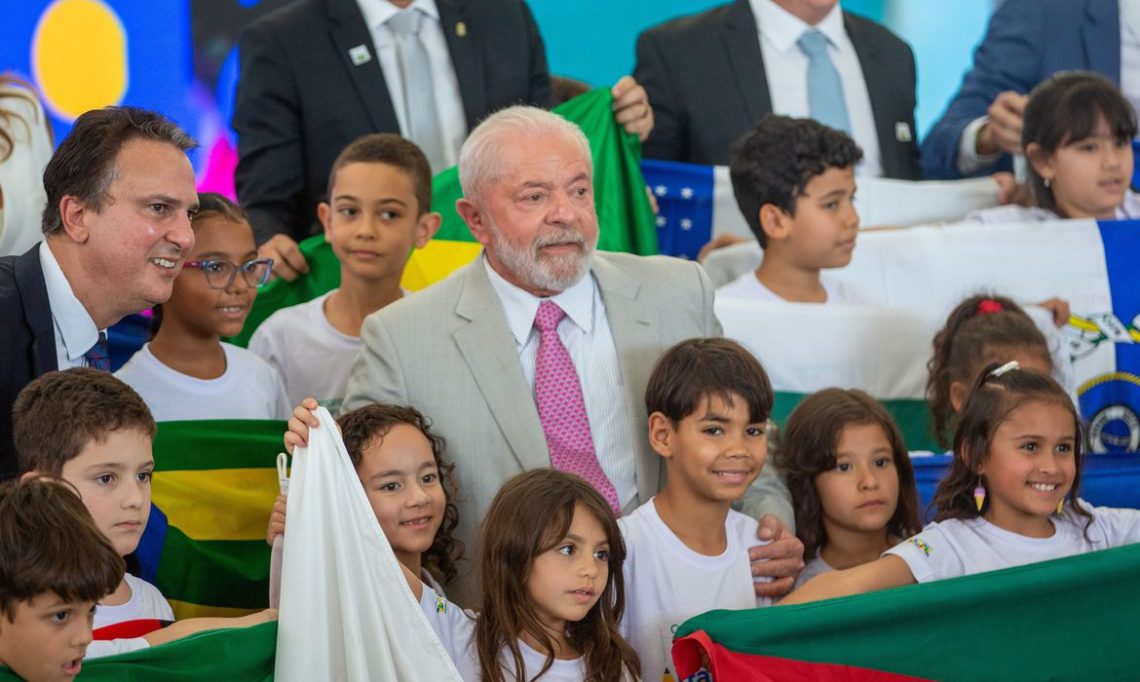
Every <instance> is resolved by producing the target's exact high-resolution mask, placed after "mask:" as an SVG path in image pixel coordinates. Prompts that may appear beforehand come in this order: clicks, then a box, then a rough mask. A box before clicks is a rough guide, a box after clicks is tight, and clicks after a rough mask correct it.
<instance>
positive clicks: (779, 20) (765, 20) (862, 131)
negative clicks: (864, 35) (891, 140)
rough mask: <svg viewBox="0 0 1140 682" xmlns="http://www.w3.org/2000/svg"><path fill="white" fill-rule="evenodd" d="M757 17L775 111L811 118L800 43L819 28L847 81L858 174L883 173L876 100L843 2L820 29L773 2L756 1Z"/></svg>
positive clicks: (845, 90) (846, 98) (845, 95)
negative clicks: (845, 25)
mask: <svg viewBox="0 0 1140 682" xmlns="http://www.w3.org/2000/svg"><path fill="white" fill-rule="evenodd" d="M751 2H752V14H753V15H754V16H755V17H756V27H757V29H758V30H759V33H760V54H761V56H762V57H763V59H764V72H765V74H766V75H767V77H768V93H769V94H770V95H771V98H772V112H773V113H776V114H783V115H785V116H795V117H797V118H808V117H810V115H811V114H810V111H811V110H810V107H809V105H808V90H807V71H808V57H807V55H806V54H804V52H803V50H801V49H800V47H799V45H798V44H797V41H798V40H799V39H800V36H802V35H803V34H804V33H807V32H808V31H810V30H812V29H819V31H820V32H821V33H823V35H824V36H826V37H827V42H828V46H827V53H828V56H830V57H831V62H832V64H834V65H835V70H836V71H838V72H839V78H840V79H841V80H842V81H843V99H844V101H845V102H846V103H847V116H848V120H849V121H850V122H851V136H852V137H853V138H855V142H857V143H858V144H859V146H860V147H862V149H863V160H862V161H861V162H860V163H859V165H858V166H857V167H856V169H855V171H856V173H858V174H859V175H866V176H870V177H878V176H881V175H882V174H883V166H882V162H881V161H880V157H879V133H878V132H877V130H876V128H875V114H874V112H873V111H872V110H871V96H870V95H869V94H867V81H866V80H865V79H864V78H863V67H862V66H861V65H860V64H859V55H858V54H856V53H855V46H854V45H853V44H852V43H851V39H850V38H848V37H847V31H846V30H844V28H843V12H842V10H841V9H840V8H839V3H836V5H835V7H833V8H832V9H831V11H830V12H828V14H827V16H826V17H824V18H823V21H821V22H819V24H817V25H815V26H811V25H810V24H808V23H806V22H804V21H803V20H801V19H800V18H799V17H796V16H794V15H792V14H790V13H789V12H788V11H787V10H785V9H783V8H782V7H780V6H778V5H777V4H776V3H774V2H772V0H751Z"/></svg>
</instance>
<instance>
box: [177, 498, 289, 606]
mask: <svg viewBox="0 0 1140 682" xmlns="http://www.w3.org/2000/svg"><path fill="white" fill-rule="evenodd" d="M264 516H265V519H266V521H268V520H269V510H268V509H266V511H265V515H264ZM269 557H270V548H269V545H267V544H265V540H193V539H191V538H188V537H186V534H185V533H183V532H182V531H180V530H178V529H177V528H174V527H169V528H167V529H166V538H165V542H164V543H163V545H162V554H161V555H160V556H159V560H158V574H157V579H156V582H157V587H158V589H159V591H160V592H162V594H163V596H165V597H166V598H167V599H174V600H177V601H182V602H189V603H191V604H200V605H203V606H220V607H224V608H237V609H264V608H266V607H268V606H269Z"/></svg>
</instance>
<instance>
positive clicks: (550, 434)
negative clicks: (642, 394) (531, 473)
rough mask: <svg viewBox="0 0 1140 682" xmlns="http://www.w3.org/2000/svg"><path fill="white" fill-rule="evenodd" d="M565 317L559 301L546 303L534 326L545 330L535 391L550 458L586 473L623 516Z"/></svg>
mask: <svg viewBox="0 0 1140 682" xmlns="http://www.w3.org/2000/svg"><path fill="white" fill-rule="evenodd" d="M565 317H566V312H565V311H564V310H562V308H559V307H558V304H557V303H554V302H553V301H543V302H542V303H540V304H539V306H538V313H537V314H536V315H535V316H534V326H535V327H537V328H538V333H539V339H538V354H537V356H536V357H535V361H534V397H535V401H536V402H537V403H538V418H539V420H540V421H541V422H542V431H543V433H545V434H546V445H547V447H548V448H550V463H551V464H552V465H553V466H554V468H555V469H558V470H559V471H565V472H568V473H571V474H576V475H578V476H581V477H582V478H584V479H586V481H587V482H588V483H589V484H590V485H592V486H594V489H595V490H597V491H598V492H599V493H601V494H602V497H604V498H606V501H607V502H609V503H610V507H611V508H613V510H614V513H615V514H617V515H618V516H620V515H621V504H619V503H618V496H617V491H616V490H614V486H613V483H610V479H609V478H607V477H606V474H605V472H604V471H602V465H601V464H599V463H598V455H597V453H595V452H594V439H593V437H592V436H591V435H590V420H589V417H588V416H587V415H586V402H585V400H584V399H583V398H582V385H581V383H579V381H578V372H577V371H575V369H574V362H573V361H572V360H571V359H570V353H569V352H568V351H567V350H566V346H564V345H562V339H560V338H558V323H559V322H561V321H562V319H563V318H565Z"/></svg>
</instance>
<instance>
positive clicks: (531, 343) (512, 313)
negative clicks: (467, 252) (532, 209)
mask: <svg viewBox="0 0 1140 682" xmlns="http://www.w3.org/2000/svg"><path fill="white" fill-rule="evenodd" d="M483 267H484V268H486V270H487V276H488V277H489V278H490V280H491V286H492V287H493V288H494V290H495V294H496V295H497V296H498V297H499V302H500V303H502V305H503V312H504V313H505V314H506V317H507V326H508V327H510V330H511V335H512V336H514V338H515V349H516V350H517V351H518V354H519V362H520V363H522V370H523V376H524V377H526V381H527V385H528V386H530V389H531V393H532V394H533V392H534V363H535V357H536V355H537V354H538V340H539V333H538V330H537V329H535V328H534V316H535V314H537V313H538V306H539V304H540V303H542V301H543V300H544V299H541V298H539V297H537V296H534V295H533V294H530V293H528V292H526V291H523V290H522V289H520V288H518V287H517V286H515V285H513V284H511V283H510V282H508V281H507V280H505V279H503V277H502V276H501V275H500V274H499V273H497V272H495V269H494V268H492V267H491V266H490V264H489V263H488V262H487V259H486V258H484V259H483ZM549 300H551V301H553V302H554V303H556V304H558V307H559V308H562V310H564V311H565V312H566V318H565V319H564V320H563V321H562V323H561V324H559V325H558V338H560V339H561V340H562V344H563V345H565V346H566V350H567V351H568V352H569V353H570V359H571V360H573V362H574V368H575V369H576V370H577V371H578V381H579V382H580V383H581V385H582V397H583V398H584V400H585V404H586V416H587V418H588V419H589V420H590V434H591V435H592V436H593V439H594V451H595V452H596V453H597V456H598V463H599V464H600V465H601V467H602V471H604V472H605V474H606V477H607V478H609V479H610V483H612V484H613V486H614V489H615V490H616V491H617V495H618V500H619V501H620V502H621V506H622V509H632V508H633V507H635V506H636V504H637V472H636V468H635V465H634V455H633V425H632V424H630V423H629V418H628V414H629V413H628V411H627V410H626V404H625V387H624V384H623V382H622V376H621V366H620V365H619V364H618V355H617V349H616V348H615V347H614V339H613V334H612V333H611V332H610V323H609V320H607V319H606V306H605V303H604V302H603V301H602V294H601V291H600V290H599V289H598V286H597V284H596V283H595V282H594V277H593V275H592V274H591V275H590V276H588V277H583V278H582V279H581V281H579V282H578V283H577V284H575V285H574V286H572V287H570V288H569V289H566V290H565V291H563V292H561V293H559V294H557V295H555V296H551V297H550V299H549ZM639 426H642V425H639Z"/></svg>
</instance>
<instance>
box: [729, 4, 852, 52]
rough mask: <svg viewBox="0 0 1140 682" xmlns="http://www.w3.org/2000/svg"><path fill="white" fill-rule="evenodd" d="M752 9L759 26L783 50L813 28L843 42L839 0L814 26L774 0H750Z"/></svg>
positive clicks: (840, 43) (841, 12)
mask: <svg viewBox="0 0 1140 682" xmlns="http://www.w3.org/2000/svg"><path fill="white" fill-rule="evenodd" d="M751 3H752V13H753V15H755V17H756V28H757V30H759V32H760V35H762V36H764V37H765V38H767V39H768V40H769V42H771V43H772V45H774V46H775V47H776V49H777V50H779V51H780V52H787V51H789V50H793V49H796V47H797V46H796V41H798V40H799V39H800V36H802V35H803V34H804V33H806V32H808V31H810V30H811V29H813V28H815V29H819V32H820V33H822V34H823V35H824V36H826V37H827V40H828V41H829V42H830V43H831V44H832V45H836V46H838V45H842V44H843V43H842V38H843V36H844V35H845V31H844V28H843V10H842V9H840V7H839V3H838V2H837V3H835V6H834V7H832V8H831V11H830V12H828V13H827V16H825V17H824V18H823V21H820V22H819V23H818V24H816V25H815V26H812V25H810V24H808V23H807V22H806V21H804V20H803V19H800V18H799V17H797V16H795V15H794V14H792V13H790V12H788V11H787V10H785V9H784V8H783V7H780V6H779V5H777V4H776V3H775V2H773V0H751Z"/></svg>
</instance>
